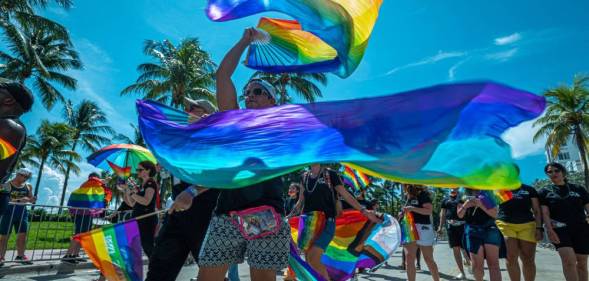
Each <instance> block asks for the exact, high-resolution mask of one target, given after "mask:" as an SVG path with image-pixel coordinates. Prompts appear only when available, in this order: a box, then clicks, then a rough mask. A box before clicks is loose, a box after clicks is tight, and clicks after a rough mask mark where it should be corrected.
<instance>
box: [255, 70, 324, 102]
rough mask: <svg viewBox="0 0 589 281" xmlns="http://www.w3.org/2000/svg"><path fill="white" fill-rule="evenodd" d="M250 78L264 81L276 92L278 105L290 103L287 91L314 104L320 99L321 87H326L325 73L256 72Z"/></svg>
mask: <svg viewBox="0 0 589 281" xmlns="http://www.w3.org/2000/svg"><path fill="white" fill-rule="evenodd" d="M252 78H259V79H262V80H265V81H267V82H269V83H271V84H272V85H274V87H276V90H277V91H278V93H277V94H278V95H280V97H279V100H278V101H277V102H278V104H286V103H290V102H291V101H292V97H291V96H290V95H289V94H288V92H287V90H292V91H294V92H295V93H296V94H297V95H299V96H300V97H302V98H303V99H304V100H305V101H307V102H315V99H316V98H317V97H322V96H323V95H322V94H321V89H319V86H318V85H317V84H320V85H321V86H325V85H327V76H326V75H325V73H266V72H260V71H256V72H255V73H254V75H252Z"/></svg>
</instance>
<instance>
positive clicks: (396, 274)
mask: <svg viewBox="0 0 589 281" xmlns="http://www.w3.org/2000/svg"><path fill="white" fill-rule="evenodd" d="M434 257H435V260H436V262H437V264H438V267H439V269H440V274H441V278H442V280H455V279H454V276H456V275H457V274H458V269H457V268H456V265H455V263H454V257H453V256H452V252H451V251H450V249H449V248H448V245H447V244H446V242H440V243H439V244H438V245H436V247H435V250H434ZM536 263H537V277H536V280H537V281H557V280H564V277H563V275H562V271H561V267H560V259H559V257H558V254H557V253H556V252H555V251H554V250H549V249H544V248H540V247H538V252H537V255H536ZM400 264H401V253H400V252H397V253H395V255H393V257H391V258H390V259H389V260H388V262H387V263H386V264H385V265H384V266H382V267H381V268H379V269H378V270H377V271H376V272H373V273H363V274H360V275H359V276H358V279H357V280H366V281H381V280H391V281H400V280H406V279H407V278H406V275H405V274H406V273H405V271H402V270H401V267H400ZM421 265H422V269H423V270H422V271H418V273H417V281H425V280H428V281H429V280H432V279H431V276H430V275H429V273H428V272H427V266H426V265H425V262H424V261H422V262H421ZM197 271H198V269H197V267H196V266H195V265H189V266H185V267H184V268H183V269H182V272H181V274H180V276H179V277H178V279H177V280H190V278H192V277H195V276H196V273H197ZM239 275H240V278H241V280H250V278H249V268H248V267H247V265H245V264H242V265H240V266H239ZM501 275H502V278H503V280H505V281H507V280H509V276H508V275H507V271H506V269H505V262H504V261H502V262H501ZM468 277H469V279H470V280H472V276H471V275H468ZM97 278H98V272H97V271H96V270H88V269H85V270H76V271H75V272H74V273H72V274H67V275H64V274H56V272H51V271H46V272H31V273H24V274H19V275H9V276H5V277H4V278H1V279H0V281H2V280H11V281H12V280H14V281H54V280H64V281H88V280H95V279H97ZM278 280H282V278H281V277H279V278H278ZM485 280H488V274H486V276H485ZM522 280H523V278H522Z"/></svg>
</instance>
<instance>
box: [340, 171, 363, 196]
mask: <svg viewBox="0 0 589 281" xmlns="http://www.w3.org/2000/svg"><path fill="white" fill-rule="evenodd" d="M342 176H343V178H344V184H347V185H349V186H350V187H353V188H354V189H355V190H358V191H359V190H360V183H359V182H358V179H357V178H356V174H355V173H354V170H352V168H350V167H348V166H345V165H344V171H343V173H342Z"/></svg>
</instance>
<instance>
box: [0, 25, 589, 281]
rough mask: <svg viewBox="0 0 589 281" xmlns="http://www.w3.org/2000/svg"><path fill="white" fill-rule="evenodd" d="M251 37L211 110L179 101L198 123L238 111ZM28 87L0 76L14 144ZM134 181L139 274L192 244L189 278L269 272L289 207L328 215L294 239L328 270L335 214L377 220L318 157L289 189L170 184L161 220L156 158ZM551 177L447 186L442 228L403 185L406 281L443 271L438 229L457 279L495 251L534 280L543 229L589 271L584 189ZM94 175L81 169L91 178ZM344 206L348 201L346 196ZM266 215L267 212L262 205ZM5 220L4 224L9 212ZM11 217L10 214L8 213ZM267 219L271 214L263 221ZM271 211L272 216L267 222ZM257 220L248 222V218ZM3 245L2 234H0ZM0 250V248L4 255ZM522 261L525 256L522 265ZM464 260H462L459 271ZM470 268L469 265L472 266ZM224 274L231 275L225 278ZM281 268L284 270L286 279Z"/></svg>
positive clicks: (169, 262)
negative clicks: (500, 186)
mask: <svg viewBox="0 0 589 281" xmlns="http://www.w3.org/2000/svg"><path fill="white" fill-rule="evenodd" d="M254 37H255V30H253V29H247V30H245V32H244V34H243V36H242V38H241V39H240V40H239V41H238V42H237V43H236V44H235V46H234V47H233V48H232V49H231V50H230V51H229V52H228V53H227V54H226V55H225V57H224V58H223V60H222V62H221V64H220V65H219V68H218V70H217V73H216V90H217V93H216V95H217V104H218V109H217V108H215V106H214V105H212V104H211V103H209V102H207V101H203V100H198V101H195V100H192V99H186V103H185V108H184V110H185V112H186V113H187V114H188V115H189V116H190V122H195V121H197V120H199V119H200V118H203V117H205V116H207V115H209V114H213V113H214V112H216V111H217V110H218V111H226V110H238V109H239V107H238V94H237V90H236V87H235V85H234V83H233V81H232V80H231V76H232V75H233V73H234V72H235V70H236V68H237V66H238V63H239V60H240V57H241V56H242V54H243V52H244V51H245V49H246V48H247V47H248V45H249V44H250V43H251V42H252V40H253V39H254ZM242 92H243V98H244V100H245V107H246V108H247V109H263V108H269V107H272V106H275V105H276V101H277V96H276V94H277V93H276V89H275V88H274V87H273V86H272V85H271V84H270V83H268V82H266V81H264V80H260V79H251V80H249V81H248V82H247V83H246V84H245V86H244V87H243V90H242ZM32 101H33V100H32V96H31V95H30V92H28V90H26V88H24V87H23V86H22V85H20V84H18V83H4V84H0V115H1V118H2V119H0V133H2V136H7V137H6V138H5V139H8V140H9V141H11V142H12V143H13V144H14V145H15V147H18V148H22V146H23V144H24V141H25V139H26V131H25V130H24V126H23V125H22V123H20V122H19V121H18V117H19V116H20V115H22V114H23V113H25V112H26V111H28V110H30V108H31V105H32ZM17 156H18V153H17V154H16V156H13V157H9V158H7V159H8V160H6V159H4V160H0V179H2V181H0V183H2V191H3V192H2V193H0V199H1V200H4V201H2V202H0V211H1V213H2V221H1V222H0V242H5V241H6V239H7V235H8V234H9V233H10V231H11V229H14V231H15V232H16V233H18V234H17V235H18V236H17V251H18V257H17V259H20V260H21V261H26V260H27V258H26V256H25V255H24V237H25V235H26V230H27V225H26V222H27V219H26V217H27V213H26V208H22V207H19V205H18V204H16V205H10V206H11V207H8V204H7V203H8V201H9V200H10V202H13V203H34V202H35V197H34V196H32V194H31V189H30V185H27V184H25V183H26V180H27V179H28V178H30V176H31V173H30V171H28V170H19V171H17V173H16V176H15V177H14V178H13V179H12V180H10V181H6V180H5V179H6V177H7V176H8V175H10V173H11V171H12V169H13V167H14V163H15V161H14V159H15V158H14V157H17ZM134 170H135V171H136V173H137V178H138V179H139V183H137V184H134V183H133V182H130V181H128V182H126V183H121V184H118V185H117V188H118V189H119V190H120V191H121V192H122V193H123V198H124V203H123V204H124V206H126V207H125V208H128V209H130V210H132V217H135V218H140V219H138V225H139V232H140V236H141V246H142V248H143V251H144V252H145V254H146V255H147V257H148V259H149V266H148V271H147V276H146V280H151V281H156V280H157V281H165V280H175V279H176V277H177V276H178V274H179V272H180V270H181V268H182V266H183V265H184V262H185V261H186V259H187V258H188V255H189V254H192V255H193V257H194V259H195V261H196V262H197V264H198V266H199V271H198V276H197V280H206V281H211V280H212V281H215V280H218V281H221V280H224V279H225V280H227V279H229V280H232V281H235V280H239V277H238V274H237V265H238V264H240V263H243V262H244V261H245V260H246V259H247V262H248V264H249V267H250V275H249V276H250V278H251V280H255V281H265V280H276V274H277V272H279V271H282V270H284V269H285V268H287V265H288V256H289V241H290V239H291V237H290V226H289V225H288V223H287V217H288V216H295V215H299V216H300V217H301V218H302V219H311V218H314V217H321V218H322V221H323V222H324V223H323V224H324V225H322V227H321V231H320V232H319V233H303V234H302V235H314V237H313V239H309V241H311V242H310V244H309V245H299V247H301V250H302V252H303V254H304V256H305V259H306V261H307V262H308V263H309V264H310V266H311V267H312V268H313V269H314V270H315V271H317V272H318V273H319V274H320V275H322V276H323V277H324V278H325V279H326V280H329V275H328V272H327V270H326V268H325V266H324V265H323V264H322V262H321V256H322V255H323V253H324V252H325V250H326V247H327V245H328V244H329V243H330V241H331V240H332V239H333V237H334V233H335V221H336V218H337V217H338V215H339V214H340V213H341V211H342V209H344V208H348V209H355V210H358V211H359V212H360V213H361V214H363V215H364V216H365V217H366V218H367V219H368V220H369V221H371V222H374V223H379V222H380V221H381V219H380V217H379V216H378V214H377V212H376V211H375V210H374V209H375V202H370V201H368V200H366V197H365V193H360V194H359V196H353V195H352V194H351V193H350V192H348V191H347V190H346V188H345V187H344V184H343V182H342V180H341V178H340V175H339V174H338V172H336V171H335V170H332V169H329V168H327V167H326V166H325V165H321V164H312V165H310V167H309V168H308V169H307V170H306V172H305V173H304V174H303V175H302V180H301V182H297V183H292V184H291V185H290V187H289V190H288V196H287V197H286V198H285V196H284V195H283V191H282V186H283V182H282V180H281V178H280V177H276V178H272V179H268V180H266V181H263V182H260V183H256V184H253V185H251V186H247V187H244V188H240V189H230V190H227V189H222V190H219V189H209V188H206V187H202V186H196V185H191V184H188V183H185V182H176V184H175V185H174V187H173V194H172V196H173V198H174V201H173V204H172V205H171V207H170V208H169V212H168V214H167V216H166V218H165V220H164V223H162V224H161V227H159V230H158V227H157V226H158V218H157V217H156V216H152V215H150V214H153V213H155V211H156V209H158V201H159V200H158V195H159V188H160V186H159V183H158V181H157V180H156V175H157V173H158V172H159V167H158V166H156V164H154V163H152V162H149V161H145V162H141V163H139V164H138V166H137V167H134ZM544 171H545V173H546V175H547V176H548V177H549V178H550V180H551V181H552V185H550V186H549V187H547V188H544V189H542V190H540V191H536V190H535V189H534V188H532V187H529V186H526V185H522V186H521V187H520V188H519V189H517V190H514V191H513V198H512V199H511V200H509V201H507V202H505V203H502V204H501V205H499V206H494V207H489V206H487V205H485V204H483V202H482V201H481V199H480V197H478V191H475V190H472V189H468V188H466V189H465V190H464V191H463V193H462V194H461V192H459V191H458V190H452V191H451V192H450V195H449V197H448V198H446V199H445V200H444V201H443V202H442V211H441V214H440V222H439V227H438V229H437V231H436V229H435V227H434V221H433V219H432V214H433V211H434V208H433V204H432V199H431V196H430V194H429V192H428V190H427V188H426V187H424V186H420V185H413V184H406V185H404V189H403V191H404V198H405V204H404V207H403V208H402V213H401V214H399V215H400V216H402V215H403V214H406V213H411V214H412V216H413V218H414V222H415V226H416V229H417V232H418V237H419V239H418V240H417V241H413V242H410V243H406V244H404V245H403V253H404V261H403V269H405V270H406V273H407V279H408V280H410V281H414V280H415V279H416V261H419V259H418V253H421V256H422V257H423V260H424V261H425V263H426V265H427V268H428V270H429V272H430V274H431V277H432V279H433V280H434V281H437V280H440V272H439V269H438V265H437V263H436V261H435V258H434V247H433V246H434V244H435V243H436V237H437V236H436V232H438V234H439V233H442V232H444V230H445V231H446V232H447V236H448V244H449V246H450V248H451V249H452V252H453V255H454V258H455V261H456V266H457V267H458V269H459V271H460V274H459V275H458V276H456V277H457V278H458V279H465V278H466V276H467V273H466V272H467V271H470V270H471V271H472V275H473V277H474V279H475V280H477V281H480V280H483V276H484V264H485V262H486V265H487V268H488V274H489V276H490V280H491V281H499V280H501V270H500V266H499V259H500V258H503V257H506V258H507V271H508V274H509V277H510V279H511V280H513V281H519V280H521V278H522V275H523V279H524V280H525V281H533V280H535V274H536V266H535V261H534V257H535V249H536V243H538V241H540V240H542V239H543V236H544V233H546V235H547V236H548V239H549V240H550V241H551V242H552V243H553V244H554V246H555V247H556V249H557V252H558V255H559V256H560V259H561V261H562V269H563V274H564V278H565V280H567V281H587V280H588V279H587V255H588V254H589V239H588V237H589V224H588V214H589V195H588V193H587V191H586V190H585V189H584V188H583V187H580V186H577V185H574V184H571V183H569V182H568V181H567V177H566V176H567V171H566V169H565V168H564V167H563V166H562V165H560V164H558V163H550V164H548V165H546V167H545V169H544ZM97 177H98V176H97V175H96V174H91V175H90V176H89V179H91V178H97ZM344 205H345V206H344ZM269 214H270V215H269ZM8 217H10V218H11V219H10V220H7V222H5V220H4V219H5V218H8ZM15 217H16V218H17V219H14V218H15ZM84 218H85V217H84V216H80V221H78V222H76V224H75V225H76V226H75V232H76V233H80V232H84V231H87V230H89V228H90V227H91V225H92V223H91V221H92V220H91V219H88V220H84ZM268 220H270V221H268ZM272 220H274V221H272ZM254 221H256V222H262V221H263V222H264V223H257V224H256V225H255V226H256V230H255V231H250V230H251V225H248V223H249V224H252V222H254ZM0 244H1V245H0V254H3V253H4V252H5V247H3V246H2V245H4V244H5V243H0ZM78 251H79V245H75V244H72V246H71V247H70V250H68V253H67V254H66V257H64V260H65V261H71V260H72V259H73V260H75V259H76V258H78V257H79V256H78ZM0 258H1V256H0ZM520 261H521V266H520ZM465 267H466V270H465ZM469 269H470V270H469ZM228 272H229V276H228V277H226V276H227V274H228ZM294 278H295V277H294V276H293V274H292V272H287V273H286V276H285V280H294Z"/></svg>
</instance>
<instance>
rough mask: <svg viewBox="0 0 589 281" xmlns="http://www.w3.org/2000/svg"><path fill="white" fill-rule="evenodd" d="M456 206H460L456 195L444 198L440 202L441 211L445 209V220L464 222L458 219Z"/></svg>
mask: <svg viewBox="0 0 589 281" xmlns="http://www.w3.org/2000/svg"><path fill="white" fill-rule="evenodd" d="M458 204H461V201H460V197H459V196H458V195H456V196H454V197H452V196H450V197H446V198H444V200H443V201H442V209H446V220H455V221H463V220H464V219H461V218H459V217H458Z"/></svg>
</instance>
